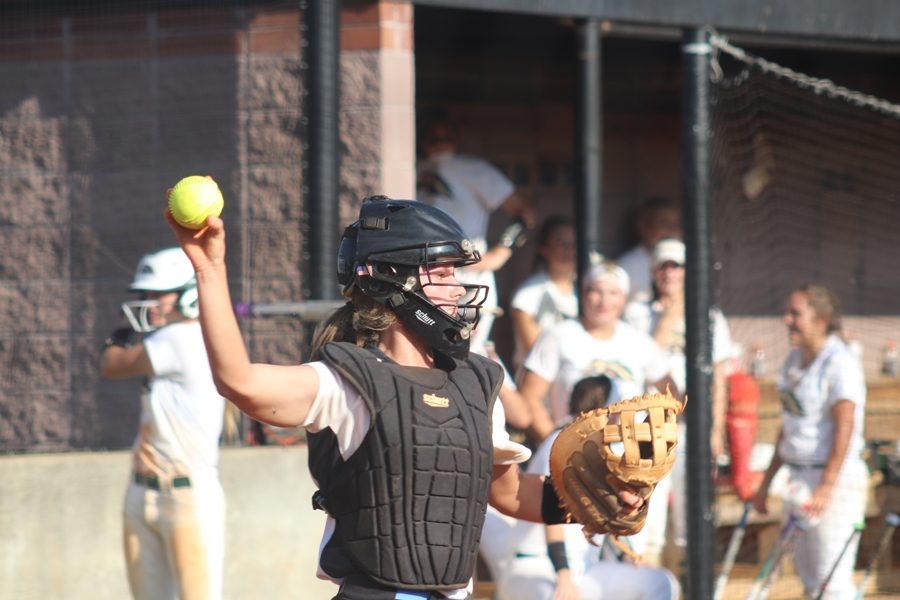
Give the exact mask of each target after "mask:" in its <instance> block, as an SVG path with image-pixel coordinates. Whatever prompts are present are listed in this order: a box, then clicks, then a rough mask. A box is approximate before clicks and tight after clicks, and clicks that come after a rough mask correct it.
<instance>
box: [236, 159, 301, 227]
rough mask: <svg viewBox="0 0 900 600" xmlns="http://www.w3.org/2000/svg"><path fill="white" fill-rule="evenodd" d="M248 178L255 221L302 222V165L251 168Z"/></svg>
mask: <svg viewBox="0 0 900 600" xmlns="http://www.w3.org/2000/svg"><path fill="white" fill-rule="evenodd" d="M247 179H248V181H247V187H248V196H249V198H248V207H247V208H248V214H249V216H250V218H251V219H252V220H254V221H270V222H274V223H279V224H280V223H286V222H293V223H298V224H299V222H300V220H301V219H302V218H303V207H302V197H301V187H300V185H301V184H300V182H301V174H300V167H299V165H296V166H288V167H281V168H278V167H254V168H251V169H249V171H248V176H247ZM298 227H299V225H298Z"/></svg>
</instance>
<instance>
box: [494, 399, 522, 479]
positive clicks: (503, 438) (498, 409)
mask: <svg viewBox="0 0 900 600" xmlns="http://www.w3.org/2000/svg"><path fill="white" fill-rule="evenodd" d="M491 436H492V438H493V439H492V442H493V446H494V464H495V465H511V464H516V463H522V462H525V461H526V460H528V459H529V458H531V450H529V449H528V448H526V447H525V446H523V445H522V444H519V443H516V442H514V441H512V440H511V439H510V438H509V433H508V432H507V431H506V412H505V411H504V410H503V403H502V402H500V400H496V401H495V402H494V412H493V413H492V414H491Z"/></svg>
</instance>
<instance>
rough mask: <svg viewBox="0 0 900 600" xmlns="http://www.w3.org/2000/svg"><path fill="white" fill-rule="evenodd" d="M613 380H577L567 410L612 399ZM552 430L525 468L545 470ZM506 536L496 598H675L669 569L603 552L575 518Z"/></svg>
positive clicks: (526, 526) (522, 526)
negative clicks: (504, 562)
mask: <svg viewBox="0 0 900 600" xmlns="http://www.w3.org/2000/svg"><path fill="white" fill-rule="evenodd" d="M613 385H614V384H612V380H611V379H609V378H608V377H606V376H605V375H600V376H592V377H587V378H585V379H582V380H580V381H579V382H578V383H577V384H576V385H575V388H574V389H573V391H572V403H571V413H572V415H576V414H578V413H581V412H584V411H587V410H592V409H594V408H598V407H602V406H604V405H606V404H607V401H608V400H612V401H615V398H614V397H613V396H612V394H615V392H614V387H613ZM616 395H617V394H616ZM558 433H559V430H556V431H554V432H553V433H552V434H550V436H549V437H548V438H547V439H546V440H544V442H543V443H542V444H541V446H540V447H539V448H538V450H537V451H536V452H535V454H534V456H533V457H532V459H531V462H530V463H529V464H528V472H529V473H539V474H543V475H548V474H549V473H550V448H551V446H552V445H553V441H554V440H555V439H556V436H557V434H558ZM511 537H512V539H511V543H510V549H509V554H510V558H509V567H508V568H507V569H506V570H505V572H504V573H503V574H502V575H501V576H500V577H499V580H498V582H497V596H498V598H499V600H551V599H552V598H556V599H563V598H579V599H580V600H601V599H603V598H616V599H617V600H675V599H676V598H678V597H679V592H680V590H679V585H678V582H677V580H676V579H675V576H674V575H672V573H670V572H669V571H667V570H665V569H660V568H655V567H649V566H648V567H638V566H636V565H634V564H633V563H630V562H620V561H619V560H617V559H615V558H613V557H610V556H606V554H607V553H604V552H602V550H601V549H602V548H603V544H604V540H603V538H604V536H594V537H593V538H592V539H591V541H590V542H588V540H587V539H585V536H584V533H583V532H582V528H581V525H579V524H577V523H570V524H564V525H545V526H541V525H539V524H537V523H525V522H523V521H520V522H518V523H517V524H516V527H515V529H514V530H513V532H512V536H511ZM592 544H593V545H592ZM612 553H613V552H609V553H608V554H612ZM601 554H603V556H602V557H601ZM625 560H626V561H627V559H625Z"/></svg>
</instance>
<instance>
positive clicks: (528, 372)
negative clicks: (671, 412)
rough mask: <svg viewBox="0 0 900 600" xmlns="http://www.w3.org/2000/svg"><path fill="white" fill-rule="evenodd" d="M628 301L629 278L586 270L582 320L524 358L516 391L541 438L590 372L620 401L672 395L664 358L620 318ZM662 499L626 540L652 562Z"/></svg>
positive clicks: (544, 338) (554, 331)
mask: <svg viewBox="0 0 900 600" xmlns="http://www.w3.org/2000/svg"><path fill="white" fill-rule="evenodd" d="M627 296H628V275H627V274H626V273H625V271H624V269H622V268H621V267H619V266H617V265H615V264H614V263H602V264H600V265H596V266H594V267H591V269H590V270H589V271H588V272H587V273H586V274H585V276H584V278H583V282H582V297H581V302H582V315H581V318H580V319H577V320H576V319H572V320H568V321H563V322H561V323H560V324H558V325H557V326H555V327H553V328H551V329H549V330H548V331H546V332H545V333H543V334H542V335H541V336H540V337H539V338H538V340H537V342H536V343H535V344H534V346H533V347H532V349H531V352H530V353H529V354H528V357H527V358H526V359H525V365H524V366H525V372H524V376H523V380H522V385H521V386H520V388H519V391H520V392H521V394H522V396H524V398H525V400H526V401H527V402H528V405H529V406H530V407H531V412H532V416H533V419H532V430H533V432H534V434H535V437H536V438H537V439H538V441H543V440H544V439H545V438H546V437H547V436H548V435H550V433H551V432H552V431H553V430H554V429H555V428H557V427H559V426H561V425H562V424H564V423H565V422H566V421H567V420H568V418H569V396H570V394H571V392H572V388H573V386H574V385H575V383H576V382H577V381H578V380H580V379H582V378H584V377H586V376H588V375H606V376H607V377H609V378H610V379H612V380H613V381H614V382H615V384H616V389H617V390H618V393H619V397H620V399H622V400H624V399H628V398H631V397H634V396H639V395H642V394H644V393H646V392H647V391H649V390H650V389H651V388H656V389H658V390H665V389H666V388H667V387H669V388H670V389H671V390H672V392H673V393H676V392H677V388H676V386H675V384H674V382H673V381H672V378H671V376H670V375H669V363H668V359H667V357H666V356H665V354H664V353H663V351H662V350H661V349H660V348H659V346H658V345H657V344H656V342H654V341H653V338H651V337H650V336H649V335H648V334H646V333H644V332H643V331H639V330H638V329H637V328H635V327H634V326H632V325H629V324H628V323H626V322H624V321H622V320H621V318H622V313H623V311H624V308H625V298H626V297H627ZM669 481H670V479H669V478H664V479H663V480H662V481H660V483H659V484H658V485H657V488H656V491H655V495H656V497H657V498H667V497H668V494H669V490H668V487H667V484H668V482H669ZM667 513H668V505H667V502H666V501H657V502H654V503H651V504H650V510H649V513H648V515H647V524H646V525H645V526H644V528H643V529H642V530H641V531H640V532H638V533H637V534H635V535H634V536H632V537H631V538H630V539H631V541H632V543H633V546H634V549H635V551H636V552H638V553H639V554H643V555H644V556H645V557H646V559H647V560H648V561H650V562H653V563H655V562H657V560H658V557H659V555H660V554H661V553H662V549H663V545H664V542H665V524H666V518H667Z"/></svg>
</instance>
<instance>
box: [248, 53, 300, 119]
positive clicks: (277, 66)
mask: <svg viewBox="0 0 900 600" xmlns="http://www.w3.org/2000/svg"><path fill="white" fill-rule="evenodd" d="M248 77H249V79H248V81H247V88H248V89H247V96H248V99H247V100H246V106H245V108H247V109H249V110H260V109H271V108H277V109H282V110H289V111H291V110H292V111H297V112H299V111H300V107H301V103H302V102H303V98H302V96H301V92H302V89H303V81H302V79H301V75H300V57H299V56H290V57H274V56H263V57H259V56H253V57H251V58H250V62H249V69H248ZM241 100H242V101H243V99H241Z"/></svg>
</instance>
